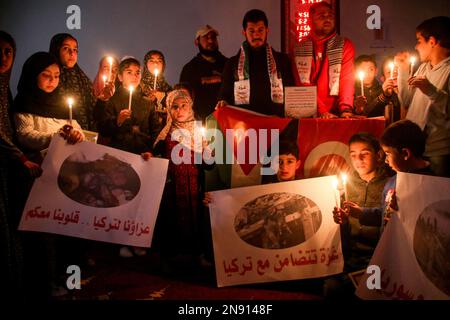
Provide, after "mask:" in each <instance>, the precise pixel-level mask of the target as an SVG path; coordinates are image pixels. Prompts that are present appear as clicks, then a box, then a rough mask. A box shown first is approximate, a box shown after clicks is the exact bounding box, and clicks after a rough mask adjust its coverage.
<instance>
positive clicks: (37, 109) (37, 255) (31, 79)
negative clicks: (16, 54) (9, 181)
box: [13, 52, 84, 298]
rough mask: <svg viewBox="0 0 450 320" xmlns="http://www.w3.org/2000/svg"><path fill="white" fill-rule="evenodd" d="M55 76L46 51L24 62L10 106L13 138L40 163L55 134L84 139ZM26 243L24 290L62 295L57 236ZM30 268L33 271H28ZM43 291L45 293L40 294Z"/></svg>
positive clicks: (52, 59) (56, 72)
mask: <svg viewBox="0 0 450 320" xmlns="http://www.w3.org/2000/svg"><path fill="white" fill-rule="evenodd" d="M59 75H60V68H59V65H58V61H57V60H56V58H55V57H54V56H53V55H52V54H50V53H48V52H37V53H35V54H33V55H31V56H30V57H29V58H28V59H27V60H26V61H25V63H24V65H23V68H22V73H21V75H20V79H19V84H18V86H17V95H16V97H15V99H14V106H13V108H14V112H15V113H14V120H15V123H16V133H17V138H18V141H19V143H20V145H21V146H23V148H24V149H26V150H28V151H29V152H28V153H27V155H29V157H33V158H35V159H38V160H39V161H42V156H41V151H43V150H44V149H46V148H48V146H49V144H50V142H51V139H52V137H53V135H54V134H55V133H59V134H60V135H61V136H63V137H64V138H65V139H66V140H67V142H68V143H72V144H74V143H77V142H81V141H82V140H83V138H84V136H83V133H82V132H81V127H80V125H79V124H78V122H77V121H76V120H72V123H70V120H69V110H68V108H67V105H66V104H65V103H64V101H63V100H62V99H61V97H60V95H59V94H58V84H59ZM32 183H33V181H29V186H28V187H24V191H23V192H24V193H28V191H29V190H30V188H31V184H32ZM26 241H27V243H26V247H25V249H26V258H27V259H28V263H27V267H29V268H30V270H28V272H29V273H30V274H29V275H30V278H31V279H28V280H29V282H30V283H28V285H29V287H28V290H30V291H32V292H35V293H34V295H38V296H39V295H42V297H45V296H46V294H47V293H50V290H51V294H52V295H53V296H59V295H63V294H66V293H67V291H66V290H65V289H64V288H63V287H62V280H61V279H60V278H59V276H61V275H62V274H64V272H65V270H64V272H63V271H62V269H63V266H64V265H65V264H64V262H62V263H61V265H59V261H60V260H61V257H60V256H61V255H62V251H61V250H60V249H57V247H58V248H59V246H62V245H61V244H60V242H61V240H60V237H57V236H53V235H48V234H45V235H42V234H27V239H26ZM64 248H65V249H66V250H68V251H70V250H71V252H70V254H71V255H72V257H73V256H74V250H73V248H72V247H69V246H67V245H64ZM31 267H32V268H33V270H37V271H32V270H31ZM66 267H67V264H66ZM58 268H60V270H58ZM31 272H35V273H39V274H40V273H41V272H42V273H43V276H42V277H32V276H31ZM46 276H49V277H50V278H47V277H46ZM28 280H27V281H28ZM60 281H61V282H60ZM47 289H48V290H49V291H48V292H47V291H45V292H41V291H40V290H47ZM42 297H40V298H42Z"/></svg>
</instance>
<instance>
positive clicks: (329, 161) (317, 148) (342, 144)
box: [297, 117, 385, 178]
mask: <svg viewBox="0 0 450 320" xmlns="http://www.w3.org/2000/svg"><path fill="white" fill-rule="evenodd" d="M384 126H385V120H384V118H383V117H377V118H368V119H300V122H299V128H298V136H297V143H298V147H299V153H300V160H301V161H302V164H301V166H300V169H299V170H300V173H301V174H300V176H302V177H304V178H312V177H320V176H328V175H333V174H337V173H340V172H343V171H345V172H348V171H350V168H351V163H350V158H349V152H348V140H349V139H350V137H351V136H352V135H353V134H355V133H357V132H369V133H372V134H373V135H374V136H375V137H380V136H381V134H382V132H383V130H384Z"/></svg>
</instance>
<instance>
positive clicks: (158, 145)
mask: <svg viewBox="0 0 450 320" xmlns="http://www.w3.org/2000/svg"><path fill="white" fill-rule="evenodd" d="M167 108H168V109H167V110H168V112H167V123H166V126H165V127H164V128H163V130H162V131H161V132H160V134H159V135H158V137H157V138H156V140H155V144H154V150H153V151H154V154H161V155H162V157H163V158H167V159H169V168H168V173H167V183H166V187H165V190H164V196H163V200H162V210H161V211H162V212H161V214H160V215H159V217H160V218H159V221H158V225H159V229H160V230H159V232H158V233H159V234H158V236H159V237H161V247H162V248H161V249H162V254H163V262H164V261H165V262H169V261H167V260H164V257H165V258H170V257H174V256H176V255H177V254H182V255H186V254H187V255H188V256H190V257H195V258H200V257H201V256H200V255H201V254H202V253H203V251H204V250H205V244H206V243H205V238H204V237H205V234H204V232H205V227H206V223H205V221H203V219H204V217H203V215H202V211H201V210H202V207H201V199H202V198H203V194H202V193H203V187H202V186H201V184H202V181H203V170H202V169H203V165H198V164H195V161H194V159H196V158H198V157H200V159H201V158H202V155H203V150H204V149H203V148H204V141H203V139H202V133H201V130H200V127H199V126H198V125H199V124H201V122H200V121H196V119H195V116H194V110H193V102H192V99H191V97H190V95H189V93H188V92H187V91H186V90H174V91H171V92H170V93H169V94H168V95H167ZM150 156H151V154H149V153H146V154H143V157H144V159H148V158H149V157H150ZM174 157H177V159H175V158H174ZM179 160H181V161H179ZM180 162H181V163H180ZM206 241H207V240H206ZM206 246H207V244H206ZM200 259H202V258H200ZM163 267H164V265H163Z"/></svg>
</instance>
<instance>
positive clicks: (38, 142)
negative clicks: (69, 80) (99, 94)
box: [14, 52, 84, 161]
mask: <svg viewBox="0 0 450 320" xmlns="http://www.w3.org/2000/svg"><path fill="white" fill-rule="evenodd" d="M59 74H60V68H59V65H58V62H57V60H56V59H55V58H54V57H53V55H51V54H49V53H46V52H37V53H35V54H33V55H32V56H31V57H30V58H28V60H27V61H26V62H25V64H24V66H23V69H22V74H21V76H20V80H19V84H18V87H17V96H16V98H15V99H14V111H15V112H16V113H15V123H16V131H17V138H18V141H19V143H20V144H21V145H22V146H23V147H24V149H25V150H27V151H28V152H29V154H30V157H32V158H33V159H35V160H36V161H42V158H41V156H40V151H41V150H44V149H46V148H47V147H48V146H49V145H50V141H51V138H52V136H53V134H54V133H57V132H59V133H61V135H62V136H64V137H65V138H66V139H67V141H68V142H69V143H76V142H79V141H82V140H83V139H84V135H83V133H82V130H81V127H80V125H79V123H78V122H77V121H76V120H75V119H73V120H72V125H71V126H69V117H70V116H69V114H70V110H69V106H68V104H67V101H64V100H61V99H60V95H59V93H58V84H59ZM76 106H77V104H76V102H75V104H74V109H73V112H74V114H76Z"/></svg>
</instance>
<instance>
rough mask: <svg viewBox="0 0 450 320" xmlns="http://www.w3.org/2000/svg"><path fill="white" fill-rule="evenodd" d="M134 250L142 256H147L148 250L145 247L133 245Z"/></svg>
mask: <svg viewBox="0 0 450 320" xmlns="http://www.w3.org/2000/svg"><path fill="white" fill-rule="evenodd" d="M133 252H134V254H135V255H137V256H139V257H142V256H145V255H146V254H147V250H145V249H144V248H140V247H133Z"/></svg>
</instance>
